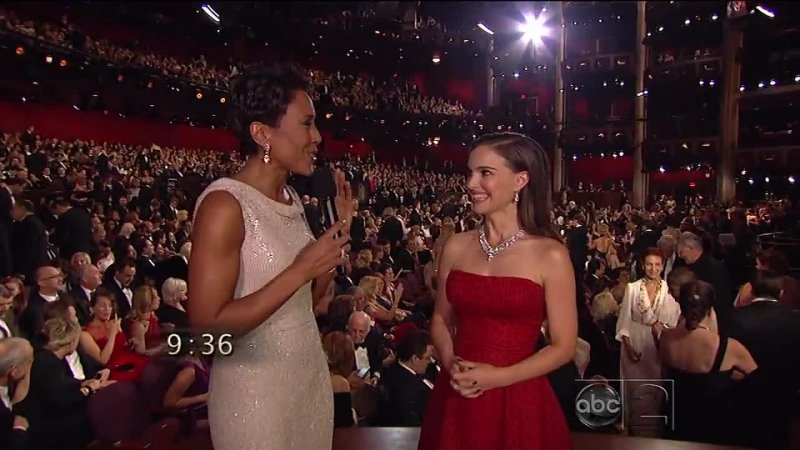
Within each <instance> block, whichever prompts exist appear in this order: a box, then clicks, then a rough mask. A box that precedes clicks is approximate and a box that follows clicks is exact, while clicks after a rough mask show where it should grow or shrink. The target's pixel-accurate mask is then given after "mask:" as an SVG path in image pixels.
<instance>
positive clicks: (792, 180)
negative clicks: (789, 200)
mask: <svg viewBox="0 0 800 450" xmlns="http://www.w3.org/2000/svg"><path fill="white" fill-rule="evenodd" d="M794 182H795V179H794V177H793V176H791V175H789V184H794Z"/></svg>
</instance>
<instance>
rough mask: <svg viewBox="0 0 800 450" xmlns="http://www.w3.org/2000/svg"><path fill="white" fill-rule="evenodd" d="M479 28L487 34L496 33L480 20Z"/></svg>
mask: <svg viewBox="0 0 800 450" xmlns="http://www.w3.org/2000/svg"><path fill="white" fill-rule="evenodd" d="M478 28H480V29H481V30H483V31H484V32H486V33H487V34H490V35H494V31H492V30H490V29H489V27H487V26H486V25H484V24H483V23H481V22H478Z"/></svg>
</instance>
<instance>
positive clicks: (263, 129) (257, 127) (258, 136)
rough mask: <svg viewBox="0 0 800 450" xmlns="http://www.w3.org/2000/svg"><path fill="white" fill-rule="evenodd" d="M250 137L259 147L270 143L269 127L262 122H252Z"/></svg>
mask: <svg viewBox="0 0 800 450" xmlns="http://www.w3.org/2000/svg"><path fill="white" fill-rule="evenodd" d="M250 136H251V137H252V138H253V140H254V141H255V142H256V144H258V145H259V146H263V145H264V143H265V142H269V136H268V135H267V126H266V125H264V124H263V123H261V122H252V123H251V124H250Z"/></svg>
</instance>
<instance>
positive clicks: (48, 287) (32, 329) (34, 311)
mask: <svg viewBox="0 0 800 450" xmlns="http://www.w3.org/2000/svg"><path fill="white" fill-rule="evenodd" d="M34 280H35V282H36V286H35V288H34V291H33V292H32V293H31V296H30V298H29V299H28V304H27V306H25V309H24V310H23V311H22V314H20V317H19V328H20V331H22V332H23V333H24V334H25V336H26V337H27V338H28V339H30V340H32V341H33V340H36V339H37V338H38V336H39V333H40V332H41V330H42V325H43V324H44V307H45V305H46V304H48V303H53V302H55V301H57V300H58V299H59V295H61V293H62V292H64V290H65V289H66V287H67V285H66V282H65V280H66V276H65V275H64V273H63V272H61V270H60V269H59V268H57V267H53V266H42V267H40V268H39V269H37V270H36V275H35V277H34Z"/></svg>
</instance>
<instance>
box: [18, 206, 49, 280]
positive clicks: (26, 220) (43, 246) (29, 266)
mask: <svg viewBox="0 0 800 450" xmlns="http://www.w3.org/2000/svg"><path fill="white" fill-rule="evenodd" d="M34 209H35V207H34V205H33V202H31V201H30V200H20V201H18V202H16V203H15V204H14V207H13V208H12V210H13V213H12V214H13V216H14V220H15V223H14V226H13V228H12V229H11V235H10V236H9V245H10V247H11V261H12V263H13V266H14V272H15V273H20V274H22V275H25V279H26V280H33V279H34V278H35V277H34V273H35V272H36V269H37V268H39V267H41V266H42V265H44V264H47V263H48V262H49V261H50V258H49V257H48V255H47V247H48V242H47V230H46V229H45V227H44V224H43V223H42V221H41V220H40V219H39V218H38V217H36V215H35V214H34V213H33V212H34Z"/></svg>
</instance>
